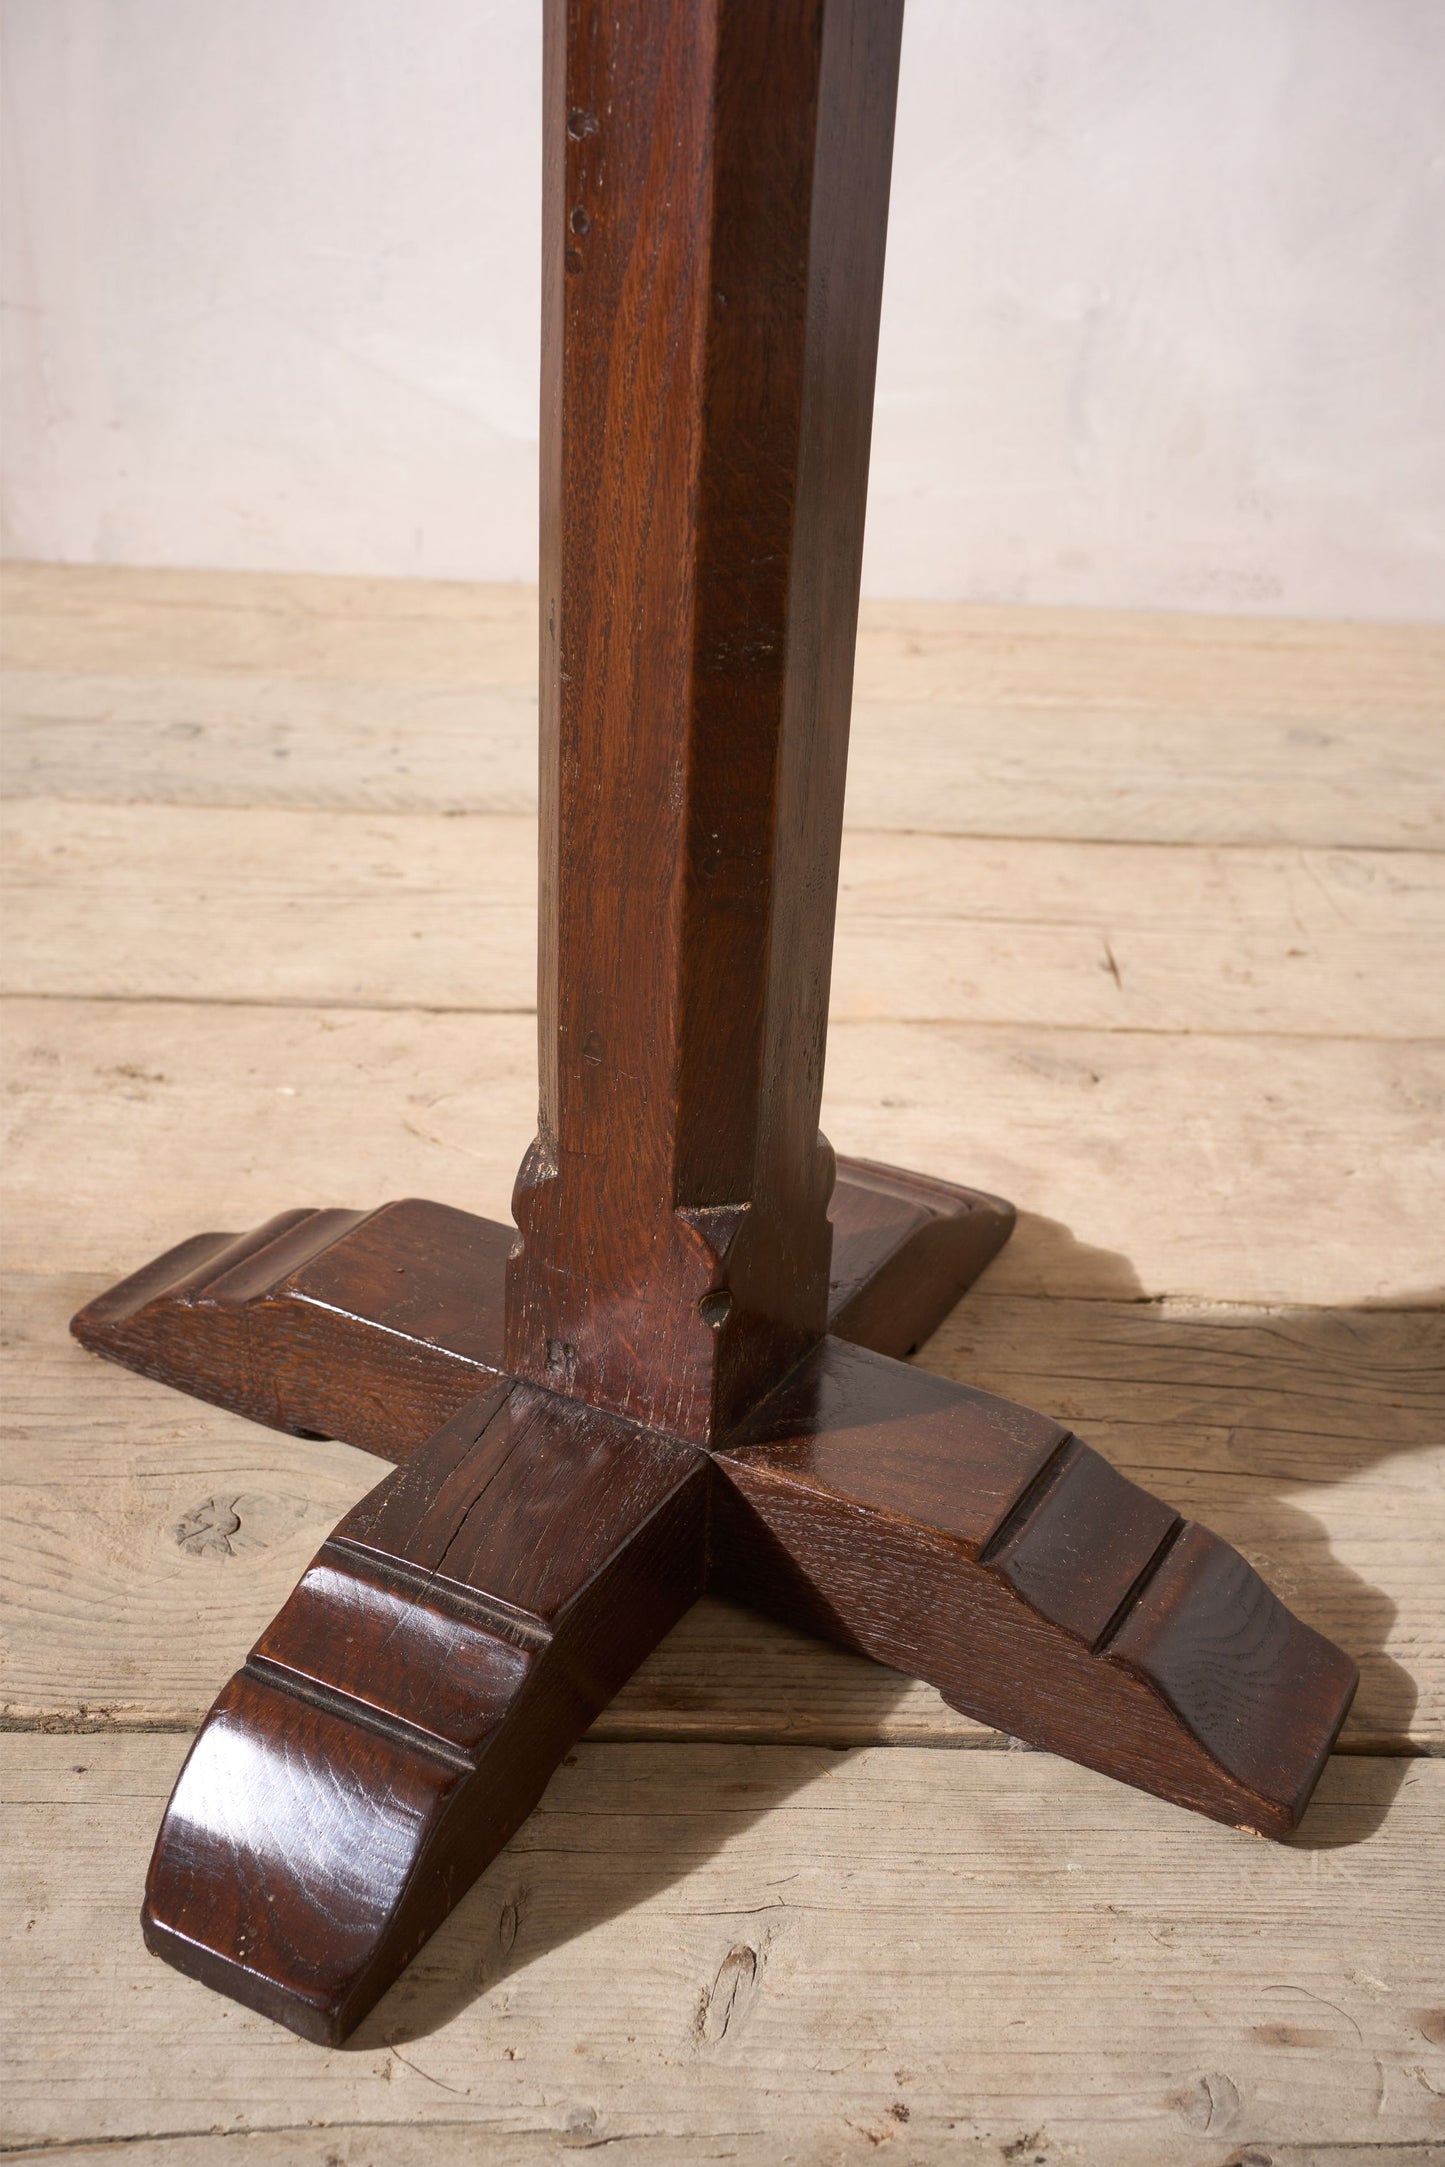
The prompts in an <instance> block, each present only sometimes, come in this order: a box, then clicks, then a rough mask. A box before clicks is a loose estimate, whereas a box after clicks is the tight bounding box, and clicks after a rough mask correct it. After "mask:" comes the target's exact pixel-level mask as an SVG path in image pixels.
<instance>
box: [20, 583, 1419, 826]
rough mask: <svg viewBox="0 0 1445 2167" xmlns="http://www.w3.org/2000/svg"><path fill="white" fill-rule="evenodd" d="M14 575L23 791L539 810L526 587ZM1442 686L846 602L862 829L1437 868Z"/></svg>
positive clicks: (1197, 638) (1064, 623)
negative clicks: (1388, 854)
mask: <svg viewBox="0 0 1445 2167" xmlns="http://www.w3.org/2000/svg"><path fill="white" fill-rule="evenodd" d="M5 583H6V640H5V651H6V657H7V661H8V665H9V671H8V675H7V680H6V686H5V702H6V707H7V711H8V713H9V716H10V718H11V720H10V729H9V733H8V735H9V742H10V752H9V760H10V774H11V777H12V781H11V788H12V790H14V791H15V792H16V793H23V794H26V795H39V796H58V797H65V798H95V799H117V800H156V801H161V802H165V801H181V802H192V803H198V804H208V803H209V804H238V805H276V806H282V805H317V806H328V805H329V806H337V807H341V806H355V807H364V808H372V809H375V810H393V811H395V810H407V809H414V810H418V811H439V812H440V811H460V810H470V811H501V812H512V811H523V810H527V809H529V808H531V807H533V806H535V803H536V783H537V776H536V752H535V706H534V704H533V703H534V702H535V694H536V670H537V630H536V627H537V618H536V610H537V598H536V593H535V590H533V589H529V588H521V587H466V586H460V585H455V586H452V585H444V584H435V583H433V584H428V583H425V582H421V581H404V582H390V583H388V582H386V581H366V580H345V579H328V578H319V577H311V578H303V577H297V576H294V575H280V574H265V573H233V574H216V573H205V572H175V571H155V572H151V571H135V570H120V569H110V568H106V569H87V568H85V567H79V566H74V567H72V566H64V567H62V566H45V565H26V566H11V567H8V568H7V570H6V574H5ZM1442 685H1445V654H1442V636H1441V634H1440V632H1439V630H1438V628H1434V627H1421V626H1405V625H1341V624H1330V625H1320V624H1288V623H1283V622H1281V621H1279V620H1272V619H1260V618H1229V617H1208V616H1180V615H1169V614H1166V613H1158V614H1150V615H1143V614H1139V613H1135V614H1129V613H1125V612H1118V611H1105V610H1072V611H1071V610H1021V609H1006V608H992V607H978V606H972V607H971V606H968V605H964V604H959V603H943V602H934V603H927V602H925V603H917V602H913V603H900V602H881V601H874V602H865V603H864V605H863V609H862V614H861V619H860V626H859V644H858V664H857V680H856V688H855V708H854V722H853V734H852V756H851V776H850V801H851V804H852V807H853V817H854V818H856V819H858V820H860V821H861V822H862V824H864V825H867V826H874V827H877V826H880V825H881V826H887V827H901V828H907V829H910V830H914V829H917V830H925V831H933V832H943V833H957V834H966V835H997V836H1020V837H1031V836H1053V837H1059V838H1062V839H1066V840H1074V839H1078V838H1089V839H1092V840H1102V841H1123V840H1129V841H1144V842H1149V841H1155V842H1166V843H1200V842H1204V843H1211V842H1212V843H1260V844H1270V843H1285V844H1313V845H1322V846H1329V845H1345V846H1351V845H1354V846H1361V847H1368V846H1371V845H1375V846H1380V847H1384V848H1392V847H1398V846H1401V845H1404V846H1406V847H1433V848H1438V847H1439V846H1440V843H1441V841H1442V839H1445V793H1442V789H1441V783H1440V775H1441V761H1440V754H1439V747H1440V743H1441V733H1442V730H1445V698H1442V691H1441V688H1442ZM1086 718H1087V719H1086Z"/></svg>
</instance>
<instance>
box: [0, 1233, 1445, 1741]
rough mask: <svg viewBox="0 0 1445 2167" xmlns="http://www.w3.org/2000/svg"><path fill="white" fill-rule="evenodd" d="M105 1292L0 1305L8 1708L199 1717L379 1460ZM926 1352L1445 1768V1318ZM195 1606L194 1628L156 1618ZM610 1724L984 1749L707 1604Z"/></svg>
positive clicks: (190, 1619)
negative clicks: (1267, 1604) (1205, 1530)
mask: <svg viewBox="0 0 1445 2167" xmlns="http://www.w3.org/2000/svg"><path fill="white" fill-rule="evenodd" d="M1018 1238H1019V1239H1020V1240H1023V1241H1025V1242H1027V1241H1028V1239H1029V1230H1028V1228H1027V1227H1025V1228H1024V1229H1023V1231H1022V1233H1021V1234H1020V1236H1019V1237H1018ZM985 1284H987V1283H985ZM100 1286H101V1281H100V1280H99V1279H98V1278H94V1277H92V1278H89V1279H82V1278H76V1277H73V1276H70V1275H56V1276H54V1277H51V1276H48V1275H45V1276H39V1277H34V1278H30V1277H26V1276H23V1275H18V1274H16V1275H12V1276H11V1277H10V1279H9V1280H8V1282H7V1283H6V1287H5V1297H6V1299H5V1306H6V1310H7V1314H8V1316H9V1319H10V1331H9V1344H8V1346H7V1349H6V1350H5V1354H4V1358H3V1359H4V1371H3V1377H4V1399H5V1405H6V1409H7V1414H8V1429H9V1439H8V1444H7V1450H6V1468H7V1477H8V1486H7V1506H8V1509H7V1512H6V1515H5V1527H4V1529H3V1531H0V1543H3V1544H4V1548H5V1553H6V1556H5V1583H6V1588H7V1594H8V1601H9V1608H10V1627H9V1635H8V1637H9V1642H10V1648H9V1663H8V1666H7V1681H6V1687H5V1700H4V1710H5V1712H6V1713H8V1715H9V1716H10V1717H11V1719H13V1720H19V1721H22V1722H39V1723H62V1724H64V1723H70V1722H76V1721H79V1722H83V1723H98V1724H102V1725H121V1726H131V1725H137V1724H145V1723H156V1722H159V1723H166V1724H173V1725H181V1726H191V1725H194V1724H195V1723H197V1722H198V1721H199V1720H200V1717H201V1715H202V1714H203V1713H204V1711H205V1709H206V1707H207V1705H208V1704H209V1701H210V1699H211V1696H212V1694H213V1692H214V1690H215V1683H216V1680H217V1679H218V1678H221V1677H224V1676H225V1675H226V1674H227V1673H228V1672H229V1671H231V1670H233V1669H234V1668H236V1667H237V1665H238V1664H239V1663H240V1661H241V1659H242V1658H243V1656H244V1655H245V1652H246V1649H247V1648H248V1647H249V1646H250V1644H251V1642H252V1641H253V1640H254V1638H255V1636H256V1633H257V1631H258V1629H259V1627H260V1625H261V1623H262V1622H263V1620H264V1619H265V1618H267V1617H268V1616H269V1615H270V1614H271V1613H272V1612H273V1611H274V1610H276V1609H278V1608H279V1607H280V1605H281V1603H282V1602H283V1601H284V1600H285V1597H286V1595H287V1593H288V1592H289V1590H290V1588H291V1587H292V1585H293V1584H294V1582H295V1581H296V1580H297V1578H298V1577H299V1575H300V1573H301V1572H302V1570H303V1569H304V1567H305V1564H306V1561H307V1559H308V1558H309V1557H310V1555H311V1554H312V1552H313V1551H314V1550H315V1549H316V1547H317V1545H318V1543H319V1542H320V1541H321V1540H322V1538H323V1537H324V1536H325V1534H326V1533H327V1531H328V1530H329V1529H330V1528H331V1527H332V1526H333V1525H334V1524H335V1522H336V1521H337V1520H339V1519H340V1518H341V1516H342V1515H343V1513H345V1512H346V1511H348V1510H349V1509H350V1507H351V1506H352V1505H353V1504H354V1503H355V1502H356V1501H357V1499H358V1498H359V1497H360V1496H361V1495H362V1494H363V1493H364V1492H365V1491H366V1490H367V1489H369V1488H370V1487H371V1485H372V1484H373V1483H374V1482H375V1480H376V1462H375V1461H374V1460H373V1459H372V1458H371V1457H370V1456H369V1455H367V1454H365V1453H362V1452H358V1451H353V1450H351V1449H349V1448H347V1447H345V1446H342V1445H334V1444H318V1443H314V1442H308V1441H306V1440H304V1439H297V1438H293V1439H286V1438H282V1437H279V1436H277V1435H275V1434H274V1433H271V1432H267V1431H264V1430H260V1429H257V1428H255V1427H254V1426H252V1425H250V1424H246V1423H242V1422H240V1421H239V1420H238V1419H237V1418H236V1417H234V1416H228V1415H225V1414H222V1413H221V1412H220V1411H219V1410H217V1409H213V1408H207V1407H204V1406H202V1405H200V1404H199V1403H197V1402H194V1401H187V1400H184V1399H181V1398H179V1397H178V1396H177V1395H176V1394H175V1393H172V1392H167V1391H165V1390H164V1389H163V1388H162V1387H160V1386H158V1385H152V1384H149V1383H148V1382H147V1381H146V1380H145V1379H143V1378H138V1377H133V1376H128V1375H127V1374H126V1373H125V1372H123V1371H118V1370H115V1369H112V1368H111V1367H109V1366H108V1365H101V1364H98V1363H96V1362H94V1361H91V1360H89V1359H88V1358H85V1357H83V1356H82V1355H81V1354H80V1353H79V1352H78V1350H77V1349H76V1348H75V1347H74V1344H73V1343H72V1342H71V1341H70V1340H69V1338H68V1336H67V1334H66V1331H65V1325H66V1320H67V1318H68V1317H69V1316H70V1315H71V1314H72V1312H73V1311H74V1310H75V1309H76V1308H77V1307H78V1306H79V1305H80V1303H81V1301H82V1300H83V1299H85V1298H86V1297H88V1296H89V1295H90V1294H92V1293H95V1292H98V1291H99V1289H100ZM924 1359H925V1360H926V1362H927V1364H928V1366H929V1368H930V1369H931V1370H937V1371H941V1372H943V1373H944V1374H946V1375H948V1376H951V1377H955V1378H957V1379H958V1380H959V1381H960V1382H962V1383H975V1384H981V1385H983V1386H984V1387H985V1388H987V1389H989V1390H992V1391H997V1392H1000V1393H1003V1394H1005V1395H1006V1396H1007V1397H1009V1398H1012V1399H1017V1400H1023V1401H1024V1402H1025V1403H1027V1404H1029V1405H1032V1406H1035V1407H1039V1408H1044V1409H1049V1410H1051V1411H1053V1412H1054V1413H1056V1414H1058V1415H1059V1416H1060V1417H1061V1418H1062V1419H1063V1420H1065V1421H1067V1422H1069V1423H1070V1424H1071V1425H1073V1426H1074V1427H1076V1428H1077V1429H1079V1430H1080V1431H1081V1432H1082V1434H1083V1435H1084V1436H1086V1437H1087V1438H1088V1439H1089V1440H1090V1442H1091V1443H1092V1444H1093V1445H1095V1446H1096V1447H1098V1448H1099V1449H1100V1450H1102V1451H1103V1452H1105V1453H1106V1454H1107V1455H1108V1457H1109V1459H1110V1460H1111V1462H1112V1463H1113V1464H1114V1465H1115V1466H1116V1467H1118V1468H1119V1469H1121V1470H1122V1472H1124V1473H1125V1474H1127V1475H1129V1476H1130V1477H1131V1478H1132V1479H1134V1480H1136V1481H1138V1482H1140V1483H1142V1484H1144V1485H1145V1486H1147V1488H1149V1489H1150V1490H1152V1491H1155V1492H1157V1493H1158V1494H1159V1495H1160V1496H1162V1497H1163V1498H1165V1499H1166V1500H1167V1502H1168V1503H1169V1504H1170V1505H1172V1506H1173V1507H1174V1508H1175V1509H1176V1510H1177V1511H1180V1512H1183V1513H1186V1514H1187V1515H1189V1516H1190V1517H1191V1518H1196V1519H1199V1520H1202V1521H1204V1522H1205V1523H1206V1524H1207V1525H1208V1526H1211V1527H1213V1528H1215V1529H1216V1530H1217V1531H1218V1532H1219V1533H1220V1534H1221V1535H1222V1536H1224V1537H1225V1539H1226V1540H1227V1541H1228V1542H1230V1543H1232V1544H1233V1545H1234V1546H1235V1547H1236V1548H1237V1549H1239V1550H1241V1551H1242V1552H1243V1553H1244V1555H1245V1556H1246V1557H1248V1558H1249V1559H1250V1560H1251V1562H1252V1563H1253V1564H1255V1565H1256V1566H1257V1567H1258V1569H1259V1570H1260V1572H1261V1573H1262V1574H1263V1575H1264V1576H1265V1578H1266V1579H1267V1580H1268V1581H1269V1583H1270V1585H1271V1586H1273V1587H1275V1588H1277V1589H1278V1590H1279V1592H1280V1593H1281V1594H1282V1595H1283V1597H1284V1599H1285V1600H1286V1601H1287V1602H1288V1603H1289V1605H1290V1607H1291V1609H1293V1610H1295V1611H1296V1612H1297V1613H1298V1614H1299V1615H1300V1616H1301V1617H1302V1618H1304V1619H1305V1620H1306V1621H1307V1622H1308V1623H1309V1624H1311V1625H1313V1626H1314V1627H1315V1628H1316V1629H1317V1630H1318V1631H1320V1632H1322V1633H1325V1634H1326V1635H1328V1637H1329V1638H1330V1639H1332V1640H1335V1641H1337V1642H1338V1643H1339V1644H1340V1645H1341V1646H1342V1647H1345V1648H1348V1649H1349V1650H1350V1652H1351V1653H1352V1654H1353V1655H1355V1656H1356V1657H1357V1659H1358V1660H1359V1662H1360V1665H1361V1670H1362V1682H1361V1687H1360V1692H1359V1694H1358V1696H1357V1698H1356V1701H1355V1705H1354V1707H1353V1708H1352V1710H1351V1713H1350V1715H1349V1717H1348V1719H1347V1723H1346V1729H1345V1733H1344V1738H1343V1743H1344V1744H1345V1745H1346V1746H1347V1747H1349V1748H1350V1749H1351V1750H1354V1751H1363V1750H1384V1751H1398V1750H1401V1749H1402V1748H1404V1749H1407V1750H1413V1751H1425V1752H1441V1751H1445V1602H1442V1598H1441V1590H1440V1575H1439V1571H1438V1557H1439V1552H1440V1549H1441V1546H1442V1545H1445V1492H1442V1485H1441V1482H1440V1465H1439V1437H1440V1426H1441V1416H1442V1412H1445V1318H1442V1317H1440V1316H1439V1315H1438V1314H1436V1313H1431V1312H1426V1311H1419V1310H1412V1311H1403V1312H1399V1311H1397V1312H1392V1311H1372V1310H1368V1309H1366V1310H1358V1311H1345V1312H1335V1311H1329V1310H1316V1309H1305V1310H1301V1309H1294V1310H1274V1311H1265V1312H1260V1311H1256V1310H1250V1309H1240V1308H1230V1307H1223V1306H1220V1307H1211V1306H1203V1305H1198V1304H1176V1303H1157V1304H1156V1303H1138V1302H1135V1303H1130V1302H1107V1301H1081V1302H1065V1301H1051V1300H1042V1299H1020V1298H1014V1297H999V1296H990V1295H988V1294H987V1293H986V1292H984V1291H978V1292H975V1293H974V1294H972V1295H971V1296H970V1297H969V1299H968V1301H967V1302H966V1304H964V1305H963V1306H962V1307H961V1308H960V1309H959V1310H958V1311H957V1312H955V1315H954V1317H953V1318H952V1319H951V1320H950V1321H949V1323H948V1324H947V1325H946V1326H945V1327H944V1329H943V1330H942V1331H940V1332H939V1333H938V1334H936V1335H935V1337H934V1339H933V1340H932V1341H931V1342H930V1343H929V1345H928V1347H927V1349H926V1351H925V1355H924ZM178 1612H179V1614H180V1615H182V1616H183V1617H184V1619H185V1631H184V1632H183V1633H179V1634H178V1633H175V1632H173V1631H171V1630H169V1629H168V1625H167V1621H168V1620H169V1619H171V1618H173V1617H174V1616H175V1615H176V1614H177V1613H178ZM82 1708H83V1709H84V1710H85V1714H84V1715H83V1716H80V1715H78V1714H77V1711H78V1710H81V1709H82ZM598 1730H599V1735H601V1736H605V1737H610V1738H647V1739H663V1738H680V1739H687V1738H730V1739H746V1740H754V1741H765V1740H769V1739H774V1740H779V1741H783V1740H797V1741H802V1742H816V1743H822V1744H830V1745H862V1744H868V1743H870V1742H873V1741H876V1740H898V1741H901V1742H916V1743H930V1742H937V1743H961V1742H979V1741H983V1740H989V1739H993V1738H995V1737H996V1734H994V1733H991V1732H989V1731H988V1730H986V1729H985V1727H984V1726H982V1725H979V1724H976V1723H973V1722H971V1721H970V1719H969V1718H968V1717H966V1716H963V1715H960V1714H957V1713H956V1712H955V1711H953V1710H951V1709H949V1708H948V1707H946V1706H945V1704H944V1703H943V1702H942V1700H941V1699H940V1698H939V1696H938V1694H937V1693H936V1692H935V1691H933V1690H932V1689H931V1688H930V1687H927V1686H924V1685H921V1684H919V1683H918V1682H917V1681H916V1680H910V1679H907V1678H904V1677H902V1676H901V1675H898V1674H896V1673H891V1672H884V1671H882V1670H880V1669H878V1668H877V1667H876V1666H875V1665H872V1664H868V1663H865V1662H862V1661H860V1660H859V1659H858V1658H856V1657H853V1656H849V1655H846V1654H844V1653H842V1652H841V1651H839V1650H836V1649H832V1648H825V1647H823V1646H822V1645H821V1644H819V1643H817V1642H815V1641H812V1640H809V1639H808V1638H806V1637H805V1636H803V1635H801V1634H798V1633H795V1632H789V1631H787V1630H785V1629H784V1628H783V1627H781V1626H777V1625H773V1624H769V1623H767V1622H765V1621H763V1620H761V1619H755V1618H750V1617H749V1616H748V1615H747V1614H746V1613H745V1612H742V1611H740V1610H736V1609H733V1608H730V1607H725V1606H723V1605H722V1604H719V1603H716V1602H705V1603H703V1604H701V1605H699V1607H698V1609H697V1610H696V1611H695V1612H693V1613H691V1614H690V1615H689V1616H688V1617H687V1618H686V1619H684V1620H683V1621H682V1623H681V1624H680V1625H679V1626H678V1627H677V1628H676V1629H675V1631H674V1632H673V1634H672V1635H670V1636H669V1638H668V1639H667V1640H666V1641H665V1642H664V1643H663V1645H662V1647H661V1648H659V1649H658V1650H657V1652H656V1654H655V1655H653V1656H651V1657H649V1659H648V1661H647V1662H646V1663H645V1664H644V1665H643V1667H642V1669H641V1670H640V1671H639V1672H638V1674H637V1675H636V1676H635V1677H634V1678H633V1679H632V1681H631V1682H630V1683H629V1684H628V1685H627V1686H626V1687H624V1689H623V1690H622V1693H621V1694H620V1696H619V1698H618V1699H617V1701H616V1702H614V1704H613V1705H612V1707H611V1708H610V1709H609V1710H607V1711H605V1712H604V1714H603V1715H602V1716H601V1718H600V1719H599V1726H598Z"/></svg>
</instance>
